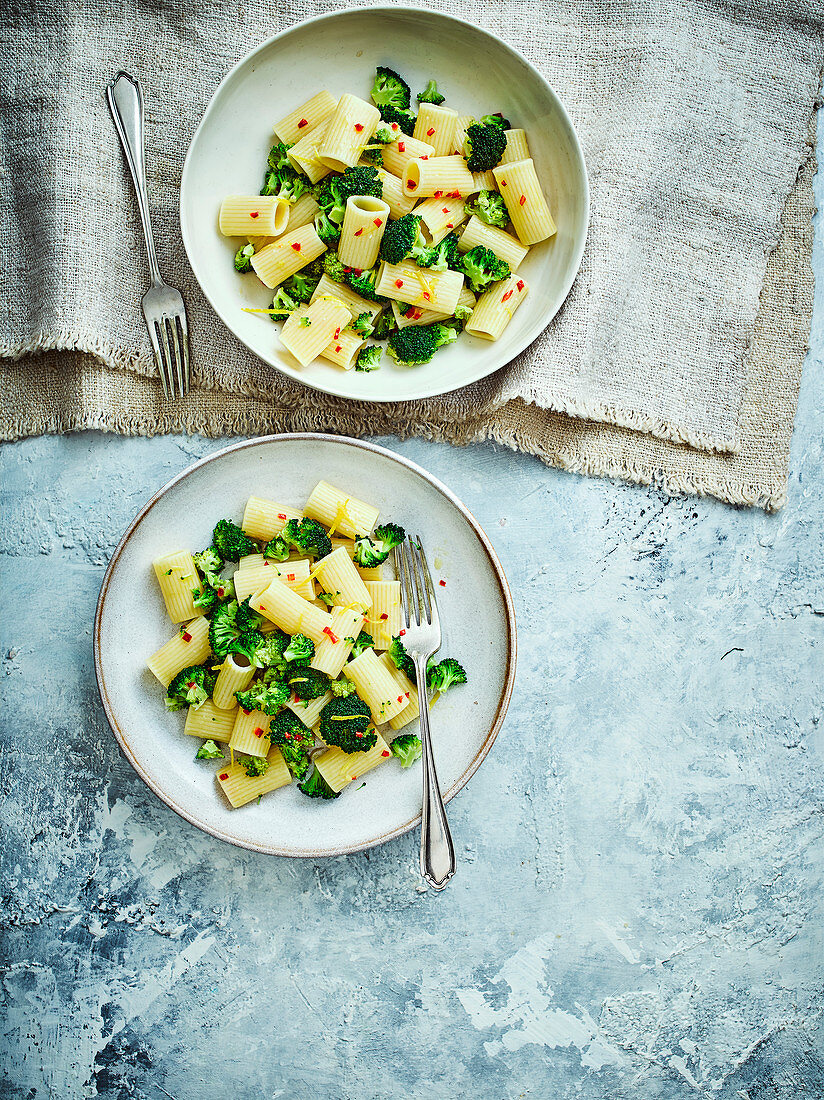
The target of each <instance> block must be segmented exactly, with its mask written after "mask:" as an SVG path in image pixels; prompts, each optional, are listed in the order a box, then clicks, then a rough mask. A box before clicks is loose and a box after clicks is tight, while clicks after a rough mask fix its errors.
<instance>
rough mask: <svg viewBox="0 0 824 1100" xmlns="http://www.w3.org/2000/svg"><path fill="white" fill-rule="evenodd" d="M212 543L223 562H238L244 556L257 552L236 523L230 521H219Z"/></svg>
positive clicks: (255, 547)
mask: <svg viewBox="0 0 824 1100" xmlns="http://www.w3.org/2000/svg"><path fill="white" fill-rule="evenodd" d="M212 542H213V543H214V546H215V549H216V550H217V552H218V554H220V556H221V557H222V558H223V560H224V561H239V560H240V559H241V558H243V557H245V556H246V554H256V553H257V552H258V548H257V543H254V542H252V540H251V539H250V538H249V536H248V535H246V534H244V533H243V531H242V530H241V528H240V527H238V525H237V524H236V523H232V521H231V520H230V519H221V520H219V521H218V523H217V526H216V527H215V530H214V534H213V535H212Z"/></svg>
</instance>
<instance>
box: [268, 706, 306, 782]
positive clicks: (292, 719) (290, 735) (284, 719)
mask: <svg viewBox="0 0 824 1100" xmlns="http://www.w3.org/2000/svg"><path fill="white" fill-rule="evenodd" d="M266 736H267V737H268V738H269V740H270V741H271V743H272V744H273V745H277V746H278V747H279V749H280V751H281V754H282V756H283V759H284V760H285V761H286V764H287V766H288V768H289V771H290V772H291V773H292V775H293V776H295V778H296V779H303V778H305V776H306V774H307V772H308V771H309V769H310V767H311V766H312V759H311V757H310V755H309V754H310V753H311V751H312V749H313V748H314V747H315V735H314V733H312V731H311V730H310V729H309V727H308V726H305V725H304V724H303V722H301V720H300V719H299V718H298V717H297V716H296V715H295V714H293V713H292V711H291V710H284V711H281V713H280V714H278V715H277V717H276V718H275V719H274V720H273V721H272V723H271V724H270V726H269V732H268V734H267V735H266Z"/></svg>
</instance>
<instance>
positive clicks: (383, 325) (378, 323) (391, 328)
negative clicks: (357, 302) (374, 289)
mask: <svg viewBox="0 0 824 1100" xmlns="http://www.w3.org/2000/svg"><path fill="white" fill-rule="evenodd" d="M390 224H391V223H390ZM397 331H398V322H397V321H396V320H395V314H394V313H393V312H392V310H391V309H385V310H384V311H383V312H382V313H379V314H378V316H377V319H376V320H375V331H374V332H373V333H372V339H373V340H386V339H387V338H388V337H390V336H391V335H392V333H393V332H397Z"/></svg>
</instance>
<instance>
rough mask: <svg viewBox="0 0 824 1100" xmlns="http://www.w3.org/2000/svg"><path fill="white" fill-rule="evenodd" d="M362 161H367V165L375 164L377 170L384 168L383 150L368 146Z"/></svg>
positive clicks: (363, 153)
mask: <svg viewBox="0 0 824 1100" xmlns="http://www.w3.org/2000/svg"><path fill="white" fill-rule="evenodd" d="M361 160H365V161H366V163H367V164H374V166H375V167H376V168H382V167H383V149H377V148H370V147H369V146H367V147H366V148H365V149H364V151H363V152H362V153H361Z"/></svg>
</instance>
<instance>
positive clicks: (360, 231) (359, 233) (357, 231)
mask: <svg viewBox="0 0 824 1100" xmlns="http://www.w3.org/2000/svg"><path fill="white" fill-rule="evenodd" d="M361 233H363V227H361V228H360V229H356V230H355V236H356V237H359V236H360V235H361Z"/></svg>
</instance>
